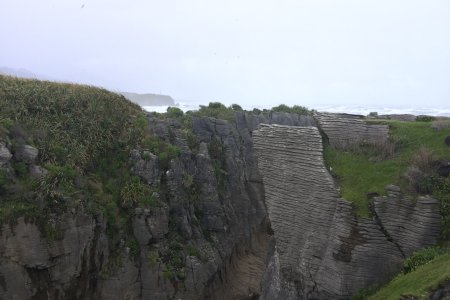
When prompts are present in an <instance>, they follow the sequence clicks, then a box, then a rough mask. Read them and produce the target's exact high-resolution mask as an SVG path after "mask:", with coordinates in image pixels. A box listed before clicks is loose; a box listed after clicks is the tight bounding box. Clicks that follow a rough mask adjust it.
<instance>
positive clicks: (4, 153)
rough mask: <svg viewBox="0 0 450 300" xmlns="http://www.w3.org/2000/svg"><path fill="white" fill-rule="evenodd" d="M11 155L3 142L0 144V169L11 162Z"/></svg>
mask: <svg viewBox="0 0 450 300" xmlns="http://www.w3.org/2000/svg"><path fill="white" fill-rule="evenodd" d="M11 157H12V154H11V152H10V151H9V149H8V148H7V147H6V145H5V143H4V142H0V167H3V166H4V165H6V164H7V163H8V162H9V161H10V160H11Z"/></svg>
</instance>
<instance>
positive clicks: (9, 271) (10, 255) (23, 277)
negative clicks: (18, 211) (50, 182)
mask: <svg viewBox="0 0 450 300" xmlns="http://www.w3.org/2000/svg"><path fill="white" fill-rule="evenodd" d="M63 220H64V222H63V223H62V226H63V227H62V228H60V230H61V231H62V232H64V239H62V240H48V239H46V238H45V237H43V236H42V234H41V231H40V230H39V228H38V227H37V226H36V224H33V223H29V222H27V221H26V220H25V219H24V218H19V219H18V220H17V224H16V225H14V226H10V225H6V224H4V225H3V226H2V230H1V235H0V266H1V267H0V277H1V278H3V280H2V281H3V284H1V285H0V298H1V299H31V298H32V297H36V298H38V299H39V297H45V298H47V297H48V298H51V299H59V298H60V297H61V294H64V293H68V292H69V291H70V292H72V293H73V295H74V296H78V297H79V298H84V297H88V296H89V292H90V291H92V287H90V286H89V284H90V283H91V281H90V280H89V277H90V276H92V275H90V274H89V270H90V269H91V268H92V269H95V267H96V266H95V265H99V259H100V255H99V254H101V253H104V252H107V249H106V247H104V246H105V245H102V243H101V241H100V240H99V239H95V236H96V233H95V228H96V226H102V225H101V224H97V225H96V221H95V220H93V219H92V218H90V217H88V216H83V215H71V214H66V215H64V216H63ZM94 244H95V245H94ZM94 248H97V249H96V250H95V249H94ZM93 250H95V251H96V253H94V252H93Z"/></svg>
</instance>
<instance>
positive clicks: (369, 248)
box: [253, 125, 437, 299]
mask: <svg viewBox="0 0 450 300" xmlns="http://www.w3.org/2000/svg"><path fill="white" fill-rule="evenodd" d="M253 139H254V144H255V149H256V152H257V154H258V164H259V167H260V171H261V173H262V176H263V182H264V188H265V191H266V205H267V209H268V212H269V217H270V221H271V224H272V228H273V230H274V236H275V239H276V254H275V255H274V257H273V258H272V260H271V261H270V263H269V268H268V271H267V272H268V274H270V276H268V275H267V273H266V277H265V278H266V280H269V282H267V286H266V287H265V289H264V294H263V297H262V298H263V299H303V298H308V299H309V298H314V299H340V298H348V297H349V296H350V295H352V294H353V293H355V292H356V291H358V290H359V289H361V288H366V287H369V286H373V285H379V284H382V283H384V282H386V281H388V280H389V279H390V278H391V277H392V276H394V275H395V274H396V273H397V272H398V271H400V270H401V268H402V261H403V258H404V255H403V253H402V251H401V250H400V248H399V245H398V244H397V242H396V241H395V239H394V241H390V239H391V237H390V236H389V235H387V234H386V233H385V231H384V229H383V228H382V227H381V226H380V225H379V224H378V222H377V220H371V219H366V218H358V217H357V216H356V215H355V214H354V212H353V209H352V206H351V204H350V203H349V202H347V201H345V200H344V199H340V198H339V195H338V192H337V189H336V187H335V184H334V182H333V178H332V177H331V175H330V174H329V173H328V171H327V169H326V168H325V165H324V162H323V157H322V143H321V136H320V134H319V130H318V129H317V128H315V127H290V126H276V125H272V126H264V125H261V128H260V129H259V130H256V131H254V132H253ZM391 190H392V191H391V192H393V193H394V192H396V193H400V191H399V190H398V189H397V188H396V187H391ZM420 208H423V207H422V206H420V207H417V210H420ZM395 209H396V210H399V209H400V210H402V209H406V210H405V211H402V212H401V214H402V215H405V216H407V215H408V212H407V211H408V210H409V211H411V208H410V207H409V206H405V207H401V206H397V207H396V208H395ZM413 210H414V209H413ZM429 211H430V212H431V214H429V215H428V214H427V213H424V214H425V215H427V216H426V217H424V218H423V219H421V220H422V221H424V222H426V224H424V227H427V228H433V230H432V232H433V233H434V230H435V227H434V225H435V223H434V222H435V213H436V212H437V210H436V207H433V208H431V209H430V210H429ZM416 215H417V216H419V215H420V213H419V212H417V213H416ZM380 218H381V219H385V216H382V217H380ZM406 218H407V217H406ZM429 220H432V221H431V222H430V221H429ZM403 221H408V222H410V223H413V222H414V221H417V219H414V217H412V216H411V217H410V218H407V220H403ZM387 231H388V232H389V230H387ZM424 231H425V230H424ZM409 238H410V239H412V240H414V242H410V243H409V244H408V245H410V246H411V247H410V248H411V249H412V248H416V249H417V248H418V247H421V246H425V245H428V244H429V242H431V241H429V240H426V241H425V240H424V239H423V234H422V233H420V234H411V235H410V236H409ZM270 278H273V281H270Z"/></svg>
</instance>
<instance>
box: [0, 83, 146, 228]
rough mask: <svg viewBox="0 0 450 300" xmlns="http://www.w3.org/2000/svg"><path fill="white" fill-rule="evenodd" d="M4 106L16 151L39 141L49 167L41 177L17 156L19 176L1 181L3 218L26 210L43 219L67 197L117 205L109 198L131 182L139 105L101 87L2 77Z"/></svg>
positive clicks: (6, 135) (1, 122)
mask: <svg viewBox="0 0 450 300" xmlns="http://www.w3.org/2000/svg"><path fill="white" fill-rule="evenodd" d="M0 107H1V109H0V138H3V139H5V140H6V141H10V143H12V148H13V149H14V148H16V147H18V146H20V145H19V144H20V143H25V144H31V145H33V146H35V147H36V148H38V149H39V157H38V161H37V164H39V165H41V166H43V167H45V168H46V169H47V170H49V171H50V172H49V176H47V177H46V178H45V179H43V180H41V181H38V182H36V181H35V180H31V178H29V176H28V171H27V166H26V165H24V164H23V163H21V162H13V169H14V170H15V176H16V177H17V178H18V180H10V181H8V180H6V179H5V180H4V181H5V182H4V183H3V184H2V186H0V223H1V222H4V221H8V220H14V219H15V218H17V217H18V216H23V215H25V216H30V217H37V218H43V221H45V217H46V216H48V215H49V214H53V213H56V212H57V209H59V208H58V207H56V208H55V207H54V206H55V203H56V204H58V205H59V204H61V208H64V206H65V205H66V204H65V202H64V201H62V199H63V198H64V197H67V196H69V197H71V199H73V201H71V203H78V202H80V201H81V202H83V203H85V204H93V205H94V206H95V207H102V208H103V207H106V206H108V205H109V206H111V205H112V206H117V203H115V202H118V200H117V201H115V202H113V201H112V200H111V198H112V197H113V196H115V198H118V196H117V195H119V194H120V192H121V188H122V187H123V186H124V185H125V184H127V182H126V180H128V179H129V177H130V175H129V174H128V170H127V166H126V162H127V159H128V153H129V149H130V147H135V146H136V144H137V143H138V142H139V138H140V137H142V134H143V128H144V127H145V125H146V119H145V116H144V114H143V112H142V110H141V108H140V107H139V106H137V105H135V104H133V103H131V102H130V101H128V100H126V99H125V98H124V97H122V96H119V95H117V94H114V93H111V92H109V91H107V90H104V89H100V88H95V87H89V86H83V85H75V84H62V83H54V82H47V81H38V80H28V79H18V78H13V77H8V76H0ZM21 169H23V171H21V172H19V171H20V170H21ZM116 173H117V174H116ZM103 174H107V176H102V175H103ZM103 177H104V178H103ZM36 199H42V201H43V203H44V204H45V206H44V207H42V206H41V205H37V203H38V201H36ZM56 206H57V205H56Z"/></svg>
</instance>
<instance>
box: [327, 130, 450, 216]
mask: <svg viewBox="0 0 450 300" xmlns="http://www.w3.org/2000/svg"><path fill="white" fill-rule="evenodd" d="M383 123H385V124H389V125H390V128H391V135H392V137H393V138H394V139H396V140H399V141H400V142H401V144H402V146H401V149H400V151H399V153H397V154H396V155H395V156H394V157H392V158H390V159H388V160H384V161H381V162H376V161H371V160H370V157H369V156H368V155H365V154H363V153H355V152H346V151H340V150H335V149H332V148H330V147H327V148H326V149H325V153H324V154H325V160H326V162H327V164H328V165H329V166H331V167H332V169H333V173H334V174H335V175H336V176H337V178H338V180H339V184H340V187H341V192H342V196H343V198H345V199H347V200H349V201H352V202H354V203H355V205H356V207H357V211H358V213H359V214H360V215H362V216H368V215H369V208H368V199H367V196H366V194H367V192H378V193H379V194H384V193H385V190H384V187H385V186H386V185H388V184H392V183H393V184H400V185H401V175H402V174H403V173H404V172H405V171H406V169H407V167H408V166H409V165H410V160H411V156H412V155H413V154H414V153H415V152H416V151H417V150H418V149H419V148H420V147H421V146H426V147H427V148H429V149H432V150H433V152H434V154H435V155H436V156H437V157H438V158H445V159H447V160H450V151H449V148H448V146H446V145H445V143H444V139H445V137H446V136H447V135H448V130H441V131H436V130H434V129H432V128H431V123H428V122H400V121H384V122H383Z"/></svg>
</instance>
